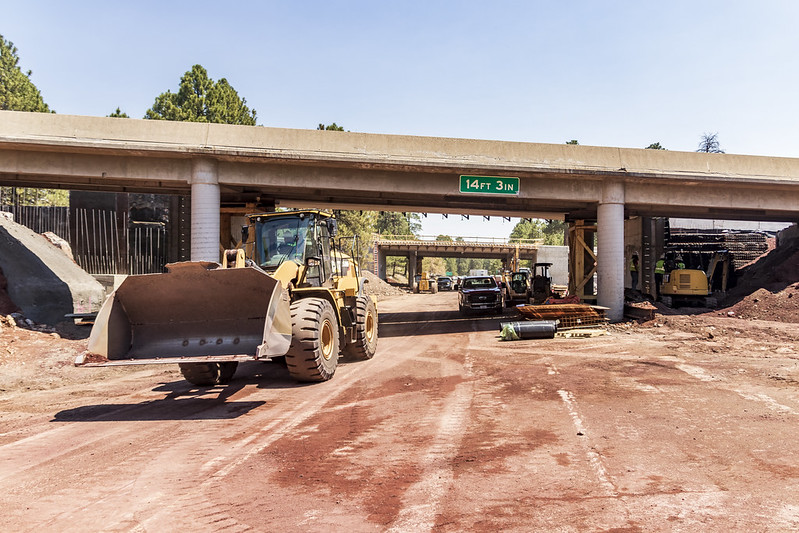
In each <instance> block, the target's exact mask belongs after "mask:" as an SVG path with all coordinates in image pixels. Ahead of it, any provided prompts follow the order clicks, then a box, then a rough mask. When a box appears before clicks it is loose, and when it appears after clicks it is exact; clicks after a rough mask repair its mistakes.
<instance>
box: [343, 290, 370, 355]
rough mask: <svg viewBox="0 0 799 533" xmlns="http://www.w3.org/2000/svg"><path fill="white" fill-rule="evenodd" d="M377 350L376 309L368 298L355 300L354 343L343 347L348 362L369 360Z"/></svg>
mask: <svg viewBox="0 0 799 533" xmlns="http://www.w3.org/2000/svg"><path fill="white" fill-rule="evenodd" d="M376 350H377V308H375V302H374V300H372V299H371V298H369V297H368V296H358V297H357V298H356V299H355V342H353V343H352V344H348V345H347V346H345V347H344V350H343V352H344V355H345V356H346V357H347V359H348V360H350V361H365V360H366V359H371V358H372V357H374V355H375V351H376Z"/></svg>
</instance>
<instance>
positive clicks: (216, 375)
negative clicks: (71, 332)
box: [75, 210, 378, 386]
mask: <svg viewBox="0 0 799 533" xmlns="http://www.w3.org/2000/svg"><path fill="white" fill-rule="evenodd" d="M248 221H249V224H248V225H247V226H244V228H242V242H243V243H245V244H244V245H243V248H238V249H233V250H226V251H225V252H224V254H223V259H222V263H221V264H219V263H214V262H206V261H189V262H182V263H173V264H170V265H167V273H164V274H146V275H140V276H128V277H127V278H126V279H125V281H124V282H123V283H122V284H121V285H120V286H119V288H118V289H117V290H116V291H114V293H112V294H111V295H110V296H109V297H108V298H107V299H106V301H105V303H104V304H103V306H102V308H101V309H100V311H99V312H98V314H97V318H96V320H95V324H94V326H93V328H92V331H91V334H90V336H89V343H88V351H87V352H86V353H85V354H83V355H81V356H79V357H78V358H77V360H76V361H75V364H76V365H77V366H114V365H129V364H147V363H178V364H179V365H180V370H181V372H182V374H183V377H185V378H186V380H188V381H189V382H190V383H192V384H194V385H199V386H212V385H217V384H223V383H227V382H229V381H230V380H231V379H232V377H233V374H234V373H235V371H236V366H237V365H238V363H239V361H268V360H270V359H275V358H279V357H282V356H285V362H286V365H287V367H288V370H289V373H290V374H291V376H292V377H294V378H295V379H297V380H298V381H326V380H328V379H330V378H332V377H333V374H334V373H335V371H336V367H337V365H338V360H339V355H340V353H341V355H343V356H345V357H347V358H349V359H353V360H358V359H361V360H362V359H370V358H372V357H373V356H374V354H375V350H376V349H377V336H378V324H377V322H378V317H377V306H376V303H375V301H374V299H372V298H371V297H370V296H368V295H366V294H365V292H364V284H365V282H366V280H365V278H363V277H360V276H359V271H358V266H357V264H356V263H355V262H354V261H353V260H352V258H351V257H350V256H354V257H358V255H357V240H356V239H352V241H351V246H352V253H351V254H350V255H347V254H344V253H343V252H341V251H338V250H336V249H334V248H335V247H334V246H333V244H334V243H335V236H336V233H337V224H336V220H335V218H333V216H332V215H331V214H329V213H325V212H323V211H317V210H301V211H287V212H277V213H263V214H256V215H249V216H248ZM343 241H344V239H343V238H342V239H340V240H339V243H340V244H341V243H342V242H343Z"/></svg>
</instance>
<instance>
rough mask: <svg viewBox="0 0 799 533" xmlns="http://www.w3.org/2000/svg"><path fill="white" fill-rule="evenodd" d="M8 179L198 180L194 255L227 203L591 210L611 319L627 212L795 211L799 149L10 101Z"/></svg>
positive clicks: (548, 212)
mask: <svg viewBox="0 0 799 533" xmlns="http://www.w3.org/2000/svg"><path fill="white" fill-rule="evenodd" d="M463 176H478V177H479V176H483V177H487V178H491V179H486V180H479V183H478V182H475V184H474V185H475V186H474V187H470V186H469V181H468V178H467V183H466V187H464V183H463V178H462V177H463ZM495 183H496V185H493V184H495ZM0 185H11V186H20V187H48V188H54V187H56V188H58V187H60V188H67V189H76V190H95V191H120V192H150V193H166V194H191V199H192V201H191V206H192V237H191V257H192V259H197V260H199V259H206V260H218V255H219V242H218V241H219V227H220V205H221V204H222V203H226V204H229V203H235V202H238V203H241V204H242V205H244V204H245V203H248V202H249V203H254V204H258V203H260V204H264V205H268V204H271V203H274V204H275V205H280V206H295V207H304V206H310V205H313V206H317V207H326V206H329V207H335V208H339V209H375V210H387V211H421V212H430V213H454V214H480V215H497V216H521V217H542V218H557V219H563V218H566V219H567V220H585V219H587V220H596V221H597V228H598V229H597V242H596V245H597V252H598V257H597V264H598V265H597V278H598V290H597V299H598V303H599V304H600V305H605V306H607V307H609V308H610V309H611V311H610V312H609V316H610V317H611V318H612V319H619V318H621V315H622V311H623V284H624V270H625V259H624V220H625V217H628V216H635V215H642V216H680V217H688V218H720V219H734V220H761V221H787V222H795V221H797V220H799V159H795V158H777V157H758V156H744V155H729V154H703V153H684V152H671V151H661V150H638V149H624V148H604V147H590V146H573V145H546V144H532V143H517V142H499V141H483V140H471V139H447V138H430V137H408V136H397V135H375V134H364V133H349V132H329V131H316V130H288V129H277V128H264V127H248V126H230V125H222V124H201V123H185V122H184V123H179V122H163V121H148V120H134V119H115V118H99V117H81V116H67V115H54V114H44V113H22V112H14V111H0ZM485 185H487V187H485ZM492 186H493V187H494V189H493V190H492V189H491V187H492Z"/></svg>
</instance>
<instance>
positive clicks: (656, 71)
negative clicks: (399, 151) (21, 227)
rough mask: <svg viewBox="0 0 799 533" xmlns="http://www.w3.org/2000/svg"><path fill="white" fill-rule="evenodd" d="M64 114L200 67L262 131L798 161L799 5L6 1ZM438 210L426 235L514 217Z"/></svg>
mask: <svg viewBox="0 0 799 533" xmlns="http://www.w3.org/2000/svg"><path fill="white" fill-rule="evenodd" d="M0 13H2V16H0V34H2V35H3V36H4V37H5V38H6V39H8V40H10V41H12V42H13V43H14V44H15V45H16V46H17V48H18V49H19V56H20V65H21V67H22V68H23V70H28V69H30V70H32V71H33V75H32V80H33V82H34V83H35V84H36V86H37V87H38V88H39V89H40V90H41V92H42V95H43V97H44V99H45V101H46V102H47V103H48V104H49V105H50V107H51V108H53V109H55V110H56V111H57V112H58V113H63V114H76V115H98V116H105V115H107V114H109V113H111V112H112V111H113V110H114V109H116V107H118V106H119V107H120V108H121V109H122V110H123V111H125V112H127V113H128V115H130V116H131V117H134V118H141V117H142V116H143V115H144V112H145V111H146V110H147V108H148V107H150V106H151V105H152V103H153V100H154V99H155V97H156V96H157V95H158V94H160V93H162V92H164V91H166V90H168V89H170V90H173V91H174V90H176V89H177V86H178V82H179V79H180V76H181V75H182V74H183V73H184V72H185V71H187V70H189V69H190V68H191V66H192V65H193V64H197V63H199V64H201V65H203V66H204V67H205V68H206V69H207V70H208V72H209V74H210V76H211V77H212V78H214V79H219V78H223V77H224V78H227V80H228V81H229V82H230V83H231V85H232V86H233V87H234V88H235V89H236V90H237V91H238V92H239V94H240V95H241V96H243V97H244V98H246V99H247V103H248V104H249V105H250V106H251V107H253V108H255V109H256V110H257V112H258V123H259V124H261V125H264V126H276V127H286V128H310V129H313V128H315V127H316V125H317V124H319V123H320V122H324V123H326V124H329V123H331V122H336V123H338V124H339V125H342V126H344V127H345V128H346V129H348V130H351V131H359V132H368V133H392V134H407V135H430V136H444V137H464V138H478V139H500V140H512V141H527V142H542V143H563V142H566V141H568V140H570V139H577V140H579V142H580V144H586V145H596V146H620V147H631V148H643V147H645V146H647V145H649V144H650V143H652V142H655V141H658V142H660V143H661V144H662V145H663V146H664V147H666V148H668V149H670V150H679V151H693V150H695V149H696V147H697V145H698V143H699V139H700V136H701V135H702V134H703V133H704V132H718V135H719V140H720V142H721V147H722V148H723V149H724V150H726V151H727V152H728V153H740V154H757V155H776V156H787V157H796V156H797V155H799V154H797V141H799V139H797V136H798V135H799V134H798V133H797V123H799V98H797V87H799V59H798V58H799V2H797V1H794V0H783V1H776V0H759V1H757V2H755V1H740V0H705V1H696V0H694V1H683V0H677V1H669V2H633V1H604V2H602V1H596V0H594V1H589V0H572V1H570V2H551V1H547V2H544V1H518V2H509V1H501V0H498V1H497V0H495V1H492V2H487V1H480V2H477V1H462V2H455V1H448V2H445V1H435V0H427V1H415V0H406V1H402V2H382V1H375V0H371V1H351V2H347V1H330V0H328V1H308V2H302V1H299V0H294V1H288V0H287V1H283V2H270V1H262V2H226V3H223V2H218V1H217V2H206V1H194V2H179V1H163V0H162V1H160V2H151V1H137V2H108V1H104V2H99V1H91V2H88V1H87V2H81V1H73V2H64V1H48V2H45V1H36V0H27V1H25V2H20V1H19V0H15V1H13V2H11V1H6V0H0ZM472 218H473V220H474V219H476V220H477V221H476V222H468V223H467V222H465V221H461V220H460V217H457V216H450V217H449V221H444V220H443V219H442V218H441V217H440V216H439V215H429V216H428V217H427V219H425V225H424V232H425V233H448V234H452V235H481V234H490V235H494V234H496V233H497V232H501V233H502V234H504V235H507V233H509V232H510V230H511V229H512V227H513V224H510V223H507V222H504V223H503V222H501V221H500V220H499V219H493V218H492V223H490V224H486V223H484V222H481V221H480V220H479V217H472Z"/></svg>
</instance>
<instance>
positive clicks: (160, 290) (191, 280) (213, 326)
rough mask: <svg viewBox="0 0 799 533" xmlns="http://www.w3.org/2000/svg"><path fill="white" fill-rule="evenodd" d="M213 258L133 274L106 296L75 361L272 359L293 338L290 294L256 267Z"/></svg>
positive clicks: (88, 362) (78, 362) (101, 362)
mask: <svg viewBox="0 0 799 533" xmlns="http://www.w3.org/2000/svg"><path fill="white" fill-rule="evenodd" d="M218 266H219V265H217V264H216V263H210V262H199V261H198V262H185V263H175V264H172V265H168V267H167V268H168V269H169V272H167V273H166V274H146V275H142V276H129V277H128V278H127V279H126V280H125V281H124V282H123V283H122V284H121V285H120V286H119V288H118V289H117V290H116V291H115V292H114V293H112V294H111V295H110V296H109V297H108V298H107V299H106V301H105V303H104V304H103V307H102V308H101V309H100V312H99V313H98V315H97V319H96V321H95V324H94V327H93V328H92V331H91V334H90V336H89V346H88V354H87V355H86V357H85V358H83V360H81V358H79V360H78V361H76V364H79V365H80V364H85V365H86V366H95V365H98V364H99V365H103V364H114V363H113V362H114V361H118V362H117V363H116V364H120V363H122V362H123V361H126V362H127V364H133V363H152V362H175V363H177V362H186V361H200V360H204V361H208V360H233V359H239V360H240V359H268V358H269V357H274V356H278V355H284V354H285V353H286V352H287V351H288V347H289V344H290V342H291V316H290V313H289V302H288V295H287V293H286V291H285V290H284V289H283V287H282V285H281V283H280V282H279V281H278V280H277V279H275V278H273V277H271V276H269V275H268V274H266V273H264V272H263V271H261V270H259V269H256V268H252V267H245V268H227V269H222V268H218Z"/></svg>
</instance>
